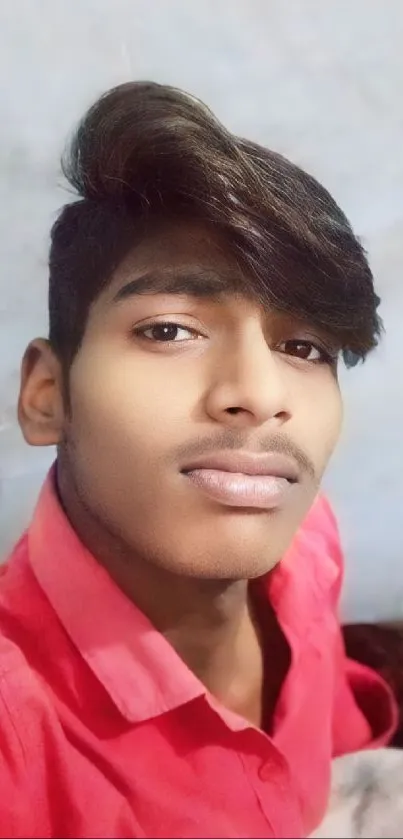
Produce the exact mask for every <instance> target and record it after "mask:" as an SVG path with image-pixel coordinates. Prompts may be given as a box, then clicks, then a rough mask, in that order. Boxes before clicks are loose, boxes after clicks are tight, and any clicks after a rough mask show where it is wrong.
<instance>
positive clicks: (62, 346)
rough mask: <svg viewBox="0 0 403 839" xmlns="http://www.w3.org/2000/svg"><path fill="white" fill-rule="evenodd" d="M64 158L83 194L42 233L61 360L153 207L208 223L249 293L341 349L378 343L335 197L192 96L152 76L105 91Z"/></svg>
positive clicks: (69, 355)
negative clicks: (47, 238)
mask: <svg viewBox="0 0 403 839" xmlns="http://www.w3.org/2000/svg"><path fill="white" fill-rule="evenodd" d="M63 169H64V173H65V175H66V177H67V179H68V181H69V183H70V184H71V185H72V186H73V187H74V189H75V190H76V192H77V193H78V196H79V198H78V200H76V201H75V202H73V203H70V204H67V205H66V206H65V207H64V208H63V209H62V211H61V213H60V215H59V217H58V219H57V221H56V223H55V224H54V226H53V229H52V232H51V248H50V257H49V268H50V277H49V315H50V330H49V337H50V341H51V344H52V346H53V348H54V349H55V351H56V352H57V353H58V355H59V357H60V358H61V360H62V361H63V363H64V364H65V365H66V367H67V368H68V366H69V364H70V363H71V361H72V359H73V358H74V355H75V353H76V352H77V350H78V348H79V346H80V342H81V340H82V337H83V334H84V331H85V325H86V320H87V316H88V311H89V308H90V306H91V303H92V302H93V301H94V300H95V298H96V297H97V295H98V294H99V292H100V291H101V289H102V288H103V287H104V286H105V284H106V283H108V281H109V280H110V278H111V275H112V273H113V271H114V270H115V269H116V267H117V266H118V265H119V263H120V262H121V261H122V260H123V258H124V257H125V256H126V254H127V253H128V251H129V250H130V248H132V247H133V245H134V244H135V242H136V240H138V237H139V236H141V235H142V231H144V225H145V223H146V224H149V223H150V222H151V223H152V221H153V219H154V218H157V217H158V218H161V217H162V218H166V219H168V220H169V219H171V218H173V217H176V218H178V219H179V222H180V219H181V218H182V217H185V218H192V219H194V220H200V221H202V222H203V223H205V224H207V225H212V226H214V229H215V230H217V231H218V232H219V233H220V234H221V235H222V236H224V237H225V238H226V240H227V241H228V243H229V244H230V246H231V247H232V248H233V249H234V250H235V252H236V253H237V255H238V259H239V261H240V263H241V265H242V266H243V267H244V275H245V288H244V291H245V292H246V293H247V294H250V295H253V296H256V297H257V298H258V299H259V300H260V301H261V302H263V303H264V305H266V306H274V307H276V308H277V309H280V310H285V311H288V312H291V313H294V314H296V315H298V316H299V317H302V318H305V319H307V320H308V321H310V322H311V323H312V324H315V325H317V326H319V327H321V328H323V329H325V330H327V332H329V333H330V334H331V335H332V336H333V337H334V338H335V339H336V340H337V341H338V342H339V345H340V348H341V349H343V351H344V352H345V357H346V359H350V360H351V359H353V358H365V356H366V354H367V353H368V352H369V350H371V349H372V348H373V347H374V346H375V345H376V343H377V339H378V337H379V334H380V331H381V323H380V320H379V317H378V315H377V304H378V303H379V300H378V298H377V297H376V295H375V293H374V288H373V278H372V274H371V270H370V268H369V265H368V262H367V259H366V256H365V253H364V250H363V248H362V246H361V244H360V242H359V241H358V239H357V238H356V237H355V235H354V233H353V231H352V229H351V227H350V224H349V222H348V220H347V219H346V217H345V216H344V214H343V213H342V211H341V210H340V208H339V207H338V205H337V204H336V202H335V201H334V200H333V198H332V197H331V195H330V194H329V193H328V192H327V191H326V189H324V187H322V186H321V185H320V184H319V183H318V182H317V181H316V180H315V179H314V178H313V177H311V176H310V175H308V174H307V173H306V172H304V171H302V170H301V169H300V168H298V167H297V166H295V165H294V164H293V163H291V162H289V161H288V160H286V159H285V158H284V157H282V156H281V155H279V154H277V153H275V152H273V151H270V150H268V149H266V148H263V147H261V146H258V145H256V144H254V143H251V142H249V141H247V140H244V139H242V138H240V137H236V136H234V135H233V134H231V133H229V132H228V131H227V130H226V129H225V128H224V127H223V126H222V125H221V124H220V123H219V122H218V120H217V119H216V118H215V117H214V116H213V114H212V113H211V112H210V111H209V110H208V109H207V108H206V107H205V106H204V105H203V104H202V103H201V102H199V101H198V100H196V99H195V98H193V97H191V96H189V95H187V94H185V93H183V92H182V91H179V90H176V89H174V88H171V87H166V86H162V85H158V84H153V83H149V82H132V83H128V84H124V85H120V86H119V87H117V88H114V89H113V90H111V91H109V92H107V93H106V94H105V95H104V96H102V97H101V98H100V99H99V100H98V101H97V102H96V103H95V104H94V105H93V106H92V107H91V108H90V110H89V111H88V113H87V114H86V115H85V117H84V119H83V121H82V122H81V124H80V125H79V127H78V129H77V131H76V133H75V135H74V137H73V140H72V143H71V146H70V149H69V152H68V154H67V155H66V157H65V160H64V164H63Z"/></svg>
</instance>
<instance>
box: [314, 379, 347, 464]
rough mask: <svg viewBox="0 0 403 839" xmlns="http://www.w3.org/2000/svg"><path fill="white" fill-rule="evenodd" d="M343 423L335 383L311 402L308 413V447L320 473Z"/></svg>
mask: <svg viewBox="0 0 403 839" xmlns="http://www.w3.org/2000/svg"><path fill="white" fill-rule="evenodd" d="M342 421H343V403H342V399H341V395H340V390H339V387H338V384H337V382H334V385H333V386H332V387H327V388H326V389H323V391H322V392H321V393H319V394H318V395H317V398H316V399H314V398H313V400H312V408H311V409H310V412H309V427H310V429H311V431H310V445H311V447H312V452H313V458H314V459H315V461H316V463H317V466H318V471H319V472H320V473H322V472H323V471H324V469H325V467H326V465H327V462H328V460H329V458H330V457H331V455H332V454H333V451H334V449H335V446H336V445H337V442H338V440H339V436H340V431H341V427H342Z"/></svg>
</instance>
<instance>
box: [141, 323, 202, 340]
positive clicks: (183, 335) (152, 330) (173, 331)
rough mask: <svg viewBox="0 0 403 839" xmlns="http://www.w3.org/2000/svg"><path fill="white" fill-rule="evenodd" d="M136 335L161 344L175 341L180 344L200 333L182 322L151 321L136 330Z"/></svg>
mask: <svg viewBox="0 0 403 839" xmlns="http://www.w3.org/2000/svg"><path fill="white" fill-rule="evenodd" d="M134 332H135V334H136V335H140V336H142V337H144V338H146V339H147V340H148V341H155V342H157V343H159V344H164V343H165V344H168V343H175V344H179V343H181V342H182V341H189V339H190V340H191V339H195V338H197V337H198V333H197V332H196V331H195V330H194V329H189V328H188V327H185V326H181V324H180V323H173V322H170V321H169V322H166V323H160V322H156V323H149V324H148V325H147V326H142V327H139V328H138V329H135V330H134Z"/></svg>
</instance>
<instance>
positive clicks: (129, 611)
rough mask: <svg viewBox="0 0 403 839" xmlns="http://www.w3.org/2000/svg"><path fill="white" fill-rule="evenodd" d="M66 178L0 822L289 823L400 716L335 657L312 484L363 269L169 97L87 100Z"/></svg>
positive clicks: (9, 623) (333, 537)
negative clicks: (334, 763) (38, 485)
mask: <svg viewBox="0 0 403 839" xmlns="http://www.w3.org/2000/svg"><path fill="white" fill-rule="evenodd" d="M65 172H66V174H67V177H68V179H69V181H70V184H72V186H73V187H75V189H76V191H77V192H78V199H77V200H76V201H75V202H73V203H71V204H69V205H67V206H66V207H64V209H63V210H62V212H61V214H60V216H59V218H58V220H57V221H56V223H55V226H54V228H53V230H52V237H51V239H52V241H51V249H50V261H49V265H50V279H49V312H50V332H49V340H47V341H45V340H35V341H33V342H32V343H31V344H30V345H29V347H28V349H27V351H26V353H25V356H24V360H23V364H22V376H21V392H20V398H19V408H18V412H19V421H20V424H21V428H22V431H23V434H24V437H25V439H26V440H27V442H28V443H30V444H31V445H36V446H38V445H39V446H49V445H56V446H57V461H56V464H55V466H54V468H53V469H52V470H51V472H50V474H49V476H48V478H47V480H46V483H45V485H44V487H43V490H42V493H41V496H40V498H39V502H38V506H37V508H36V511H35V514H34V517H33V520H32V523H31V525H30V527H29V530H28V532H27V533H26V534H25V535H24V536H23V537H22V539H21V541H20V542H19V544H18V545H17V547H16V548H15V551H14V553H13V555H12V557H11V558H10V560H9V562H8V563H7V565H6V566H5V567H4V570H3V576H2V580H1V591H0V629H1V653H0V674H1V676H0V700H1V715H0V754H1V764H0V789H1V799H0V832H1V835H2V836H6V835H7V836H14V837H15V836H33V837H37V836H38V837H39V836H53V837H59V836H63V837H76V836H80V837H85V836H88V837H90V836H97V837H101V836H105V837H123V836H133V837H140V836H143V837H144V836H148V837H167V836H175V837H207V836H211V837H213V836H220V837H262V836H267V837H269V836H276V837H282V836H284V837H289V836H295V837H297V836H306V835H307V834H309V833H310V832H311V831H312V830H313V829H314V828H315V827H317V825H318V824H319V821H320V819H321V818H322V816H323V814H324V812H325V809H326V804H327V800H328V794H329V778H330V765H331V758H332V756H335V755H340V754H343V753H346V752H348V751H353V750H357V749H360V748H364V747H368V746H376V745H381V744H384V743H385V742H386V741H387V740H388V737H389V736H390V734H391V732H392V730H393V726H394V718H395V711H394V705H393V700H392V698H391V696H390V694H389V691H388V689H387V688H386V686H385V685H384V684H383V682H382V681H381V680H380V679H379V678H378V677H377V676H376V675H375V674H373V673H372V672H371V671H370V670H367V669H366V668H364V667H361V666H359V665H357V664H354V663H353V662H351V661H348V660H347V659H346V657H345V653H344V648H343V644H342V640H341V633H340V628H339V626H338V619H337V604H338V598H339V592H340V585H341V575H342V568H341V566H342V560H341V553H340V547H339V539H338V535H337V530H336V525H335V521H334V518H333V516H332V513H331V511H330V509H329V506H328V504H327V502H326V501H325V500H324V499H323V498H321V497H320V495H319V494H318V489H319V484H320V480H321V477H322V474H323V471H324V469H325V466H326V464H327V462H328V460H329V457H330V455H331V453H332V451H333V448H334V446H335V443H336V441H337V438H338V434H339V429H340V422H341V400H340V393H339V387H338V383H337V366H338V361H339V358H340V356H343V355H344V357H345V358H346V359H347V360H348V361H350V362H351V361H352V360H355V359H359V358H361V359H363V358H364V357H365V356H366V355H367V353H368V352H369V351H370V350H371V349H372V348H373V347H374V346H375V344H376V342H377V337H378V335H379V331H380V323H379V320H378V317H377V313H376V307H377V302H378V301H377V298H376V296H375V293H374V289H373V280H372V276H371V272H370V269H369V267H368V263H367V261H366V258H365V255H364V252H363V250H362V248H361V246H360V244H359V243H358V241H357V239H356V238H355V236H354V234H353V232H352V230H351V228H350V226H349V224H348V222H347V220H346V218H345V217H344V215H343V214H342V212H341V211H340V209H339V208H338V207H337V205H336V204H335V202H334V201H333V199H332V198H331V196H330V195H329V194H328V193H327V192H326V190H325V189H323V187H321V186H320V185H319V184H318V183H317V182H316V181H315V180H314V179H313V178H311V177H310V176H309V175H307V174H306V173H305V172H302V171H301V170H300V169H298V168H297V167H295V166H294V165H292V164H291V163H290V162H288V161H287V160H285V159H283V158H282V157H281V156H279V155H277V154H275V153H273V152H271V151H268V150H267V149H264V148H261V147H259V146H256V145H254V144H252V143H250V142H248V141H246V140H243V139H240V138H238V137H234V136H233V135H231V134H230V133H229V132H227V131H226V130H225V129H224V128H223V127H222V126H221V125H220V124H219V123H218V121H217V120H216V119H215V118H214V117H213V116H212V114H211V113H210V112H209V111H208V110H207V109H206V108H205V107H204V106H202V105H201V104H200V103H199V102H197V101H195V100H194V99H193V98H191V97H189V96H187V95H185V94H183V93H181V92H179V91H176V90H173V89H170V88H167V87H162V86H159V85H154V84H141V83H140V84H127V85H123V86H121V87H118V88H117V89H115V90H112V91H110V92H109V93H107V94H106V95H105V96H104V97H102V98H101V99H100V100H99V101H98V102H97V103H96V104H95V105H94V106H93V107H92V108H91V109H90V111H89V112H88V114H87V115H86V117H85V118H84V120H83V122H82V124H81V125H80V127H79V129H78V131H77V134H76V136H75V138H74V140H73V143H72V148H71V152H70V156H69V159H68V161H67V163H66V164H65ZM295 534H296V535H295Z"/></svg>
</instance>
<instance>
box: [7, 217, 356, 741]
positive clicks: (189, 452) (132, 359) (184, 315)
mask: <svg viewBox="0 0 403 839" xmlns="http://www.w3.org/2000/svg"><path fill="white" fill-rule="evenodd" d="M150 271H151V272H152V273H153V275H157V276H161V274H162V275H163V276H162V286H163V285H164V278H165V276H166V272H167V271H168V273H169V276H170V277H172V276H174V277H175V276H178V275H181V276H182V275H183V276H185V277H186V276H187V275H190V274H194V273H195V272H196V273H197V275H198V276H199V277H207V278H208V282H210V284H211V283H213V284H214V283H216V282H217V283H222V281H223V279H224V280H225V281H226V280H228V279H229V280H230V282H231V283H232V284H233V288H230V289H229V290H225V291H224V292H221V293H220V294H219V296H217V295H213V294H212V293H209V289H208V288H207V289H205V293H204V294H203V295H202V296H200V295H199V296H195V295H194V294H184V293H180V294H178V293H169V294H167V293H163V292H162V291H158V293H147V294H140V295H133V294H131V295H129V294H123V295H121V299H119V300H116V299H115V298H116V295H117V294H119V291H120V290H121V289H122V288H123V287H126V285H127V284H128V282H132V281H133V280H136V279H138V278H139V277H142V276H143V275H144V273H145V272H146V273H147V272H150ZM246 279H247V278H246ZM244 280H245V277H244V276H243V275H242V269H241V267H240V266H239V264H238V262H237V261H236V259H235V257H234V256H233V254H232V253H231V252H230V251H229V249H228V248H227V247H226V245H225V243H224V242H222V241H220V240H219V239H218V238H217V237H216V236H215V235H213V234H212V233H211V232H210V231H209V230H207V229H204V228H203V227H200V226H197V225H187V226H186V227H184V225H183V224H182V225H181V226H179V225H178V226H175V225H174V226H171V227H170V228H168V229H165V231H163V230H156V231H155V232H154V233H153V234H152V235H148V236H147V237H145V238H143V239H142V241H141V243H139V244H138V245H137V246H136V247H135V248H134V249H133V251H132V252H131V253H130V255H129V256H128V257H127V258H126V259H125V260H124V262H123V263H122V264H121V265H120V267H119V268H118V269H117V270H116V272H115V274H114V275H113V277H112V278H111V281H110V283H109V284H108V285H107V287H106V288H105V289H104V290H103V291H102V293H101V294H100V296H99V297H98V298H97V300H96V301H95V302H94V303H93V305H92V307H91V309H90V312H89V317H88V322H87V325H86V330H85V335H84V338H83V341H82V345H81V347H80V349H79V351H78V353H77V354H76V356H75V358H74V361H73V364H72V367H71V369H70V377H69V397H70V405H69V407H67V406H66V405H65V404H64V400H63V386H62V374H61V368H60V364H59V361H58V359H57V358H56V356H55V354H54V353H53V352H52V349H51V347H50V346H49V344H48V343H47V342H46V341H44V340H41V339H38V340H36V341H33V342H32V343H31V344H30V345H29V347H28V348H27V351H26V353H25V356H24V360H23V364H22V375H21V391H20V398H19V421H20V425H21V428H22V430H23V433H24V436H25V439H26V440H27V442H28V443H30V444H31V445H57V446H58V471H57V481H58V491H59V496H60V499H61V502H62V504H63V507H64V509H65V511H66V514H67V516H68V517H69V519H70V521H71V523H72V525H73V527H74V528H75V530H76V531H77V533H78V535H79V536H80V538H81V539H82V541H83V542H84V544H85V545H86V546H87V547H88V548H89V549H90V551H91V552H92V553H93V555H94V556H95V557H96V558H97V559H98V560H99V561H100V562H101V563H102V564H103V565H104V566H105V567H106V569H107V570H108V571H109V573H110V575H111V577H112V578H113V579H114V580H115V581H116V583H117V584H118V585H119V586H120V587H121V588H122V589H123V591H124V592H125V593H126V594H127V596H128V597H130V598H131V599H132V600H133V601H135V602H136V604H137V605H138V606H139V607H140V608H141V609H142V610H143V611H144V612H145V614H147V615H148V617H149V618H150V619H151V620H152V622H153V623H154V624H155V626H156V627H157V628H158V629H159V630H160V631H161V632H162V633H163V634H164V635H165V636H166V637H167V639H168V640H169V641H170V643H171V644H173V646H174V647H175V649H176V650H177V652H178V653H179V655H180V656H181V657H182V658H183V660H184V661H185V662H186V663H187V664H188V666H189V667H190V668H191V669H192V670H193V671H194V672H195V673H196V674H197V675H198V676H199V678H200V679H201V680H202V681H203V682H204V683H205V684H206V686H207V688H208V689H209V690H210V691H211V692H212V693H213V694H214V695H215V696H216V697H218V698H219V699H220V700H221V701H222V702H223V703H224V704H226V705H227V706H228V707H230V708H231V709H233V710H235V711H237V712H238V713H241V714H243V715H244V716H245V717H246V718H248V719H249V720H250V721H251V722H252V723H253V724H256V725H260V724H261V722H262V713H263V712H262V685H263V678H264V677H265V679H266V681H267V682H268V683H269V685H270V684H271V685H272V696H273V704H274V702H275V697H276V695H277V693H278V689H279V686H280V685H281V682H282V679H283V678H284V675H285V672H286V668H287V664H288V649H287V645H286V643H285V640H284V638H283V637H282V635H281V633H280V630H279V628H278V625H277V623H276V620H275V617H274V615H271V614H270V613H269V611H268V615H267V617H266V623H267V625H266V626H264V627H263V626H262V623H261V622H259V621H258V620H257V618H256V610H255V607H254V602H253V598H251V594H250V593H251V591H253V585H249V586H248V581H251V580H254V579H255V578H258V577H259V576H261V575H263V574H266V573H267V572H269V571H270V570H271V569H272V568H273V567H274V566H275V565H276V564H277V563H278V561H279V560H280V559H281V557H282V556H283V554H284V552H285V551H286V549H287V548H288V546H289V544H290V541H291V539H292V537H293V535H294V533H295V531H296V530H297V528H298V526H299V524H300V523H301V521H302V520H303V518H304V516H305V514H306V513H307V511H308V509H309V507H310V506H311V504H312V502H313V501H314V498H315V495H316V493H317V491H318V486H319V483H320V479H321V477H322V474H323V471H324V469H325V467H326V465H327V462H328V460H329V457H330V455H331V453H332V451H333V448H334V446H335V443H336V441H337V438H338V435H339V430H340V423H341V413H342V412H341V400H340V392H339V387H338V383H337V374H336V367H335V365H334V364H330V363H328V362H325V361H321V360H320V359H321V354H320V352H319V351H318V350H317V349H316V345H317V344H318V342H319V344H320V343H321V341H323V338H324V337H326V336H323V335H322V334H321V333H320V331H319V330H318V329H317V328H315V327H313V326H312V325H307V324H301V323H299V322H297V321H296V320H295V319H292V318H290V317H289V316H285V315H279V314H278V313H275V312H273V311H268V310H267V309H266V310H265V309H264V308H263V307H262V306H261V305H260V304H259V303H258V302H256V300H254V299H253V298H252V297H248V296H246V295H245V293H244V292H241V291H240V290H239V283H242V282H243V281H244ZM237 289H238V290H237ZM167 321H169V322H173V323H176V324H179V327H178V330H177V331H176V332H175V330H174V336H175V337H174V340H173V341H171V342H170V343H166V342H164V341H162V340H161V334H162V332H163V331H162V330H161V327H160V328H159V329H158V328H157V329H155V323H156V322H159V324H161V323H166V322H167ZM147 327H148V331H147V332H146V335H144V334H140V333H139V332H138V330H139V329H142V328H147ZM153 327H154V328H153ZM136 330H137V332H136ZM188 330H190V331H188ZM171 334H172V332H171ZM156 337H157V338H159V339H160V340H159V341H158V340H156ZM290 341H291V342H294V343H293V344H290V343H285V342H290ZM297 341H305V342H307V341H310V342H311V343H310V344H309V346H308V349H307V348H306V345H303V346H304V349H303V351H301V345H299V348H298V349H297V347H298V345H296V344H295V342H297ZM312 344H314V345H315V346H312ZM301 355H302V356H304V355H308V357H307V358H304V357H301ZM318 356H319V359H318ZM223 449H243V450H247V451H250V452H259V453H262V452H270V451H272V450H274V451H280V452H286V453H289V454H290V455H292V456H293V457H294V458H295V459H297V461H298V464H299V469H300V480H299V482H298V484H297V485H296V486H295V487H293V491H292V492H290V493H289V495H288V500H287V503H285V504H284V506H283V507H282V508H280V509H276V510H274V511H262V510H251V509H241V508H235V507H226V506H223V505H222V504H219V503H218V502H216V501H212V500H210V499H208V498H206V496H204V495H203V494H202V493H201V492H200V491H199V490H198V489H197V488H196V487H194V486H193V484H192V483H191V482H190V481H189V479H188V478H186V477H185V476H184V475H183V474H182V473H181V471H180V470H181V468H182V467H183V466H184V465H185V464H186V461H188V462H189V459H190V458H191V457H192V456H194V455H195V454H197V455H202V454H211V453H212V452H216V451H222V450H223ZM263 630H264V635H265V637H266V638H267V637H269V638H270V639H271V640H270V644H271V645H272V648H273V649H274V650H276V656H275V659H276V661H277V662H278V665H277V666H276V668H273V672H270V673H267V672H265V674H264V673H263V670H264V664H263V641H262V632H263Z"/></svg>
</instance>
